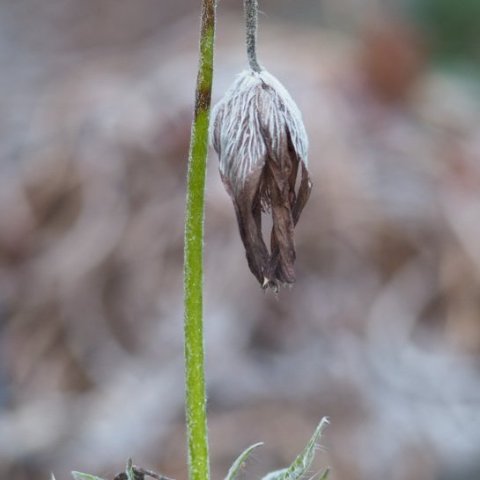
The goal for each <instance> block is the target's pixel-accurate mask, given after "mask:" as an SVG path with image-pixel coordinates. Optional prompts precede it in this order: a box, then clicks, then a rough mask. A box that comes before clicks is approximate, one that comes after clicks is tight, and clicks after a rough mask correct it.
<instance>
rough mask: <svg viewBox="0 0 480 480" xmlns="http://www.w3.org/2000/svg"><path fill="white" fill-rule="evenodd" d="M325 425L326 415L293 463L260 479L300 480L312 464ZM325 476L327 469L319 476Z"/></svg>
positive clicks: (326, 422) (326, 421)
mask: <svg viewBox="0 0 480 480" xmlns="http://www.w3.org/2000/svg"><path fill="white" fill-rule="evenodd" d="M327 425H328V419H327V418H326V417H324V418H322V421H321V422H320V423H319V424H318V426H317V428H316V430H315V432H314V433H313V435H312V438H310V440H309V442H308V443H307V445H306V447H305V448H304V450H303V452H302V453H300V455H298V457H297V458H296V459H295V460H294V461H293V463H292V464H291V465H290V466H289V467H287V468H284V469H282V470H277V471H275V472H270V473H269V474H267V475H266V476H265V477H263V479H262V480H300V479H301V478H303V477H304V476H305V475H306V473H307V472H308V469H309V468H310V467H311V465H312V462H313V459H314V458H315V451H316V449H317V448H318V441H319V439H320V436H321V434H322V432H323V430H324V429H325V427H326V426H327ZM327 476H328V470H326V471H325V472H324V473H323V474H322V477H321V478H322V479H325V478H327Z"/></svg>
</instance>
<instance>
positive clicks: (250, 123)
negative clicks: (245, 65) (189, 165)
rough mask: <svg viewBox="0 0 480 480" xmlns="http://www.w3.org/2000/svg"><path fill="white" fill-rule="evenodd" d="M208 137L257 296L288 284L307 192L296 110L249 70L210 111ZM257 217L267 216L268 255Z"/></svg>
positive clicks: (280, 90)
mask: <svg viewBox="0 0 480 480" xmlns="http://www.w3.org/2000/svg"><path fill="white" fill-rule="evenodd" d="M211 135H212V143H213V146H214V148H215V151H216V152H217V154H218V156H219V160H220V174H221V177H222V180H223V183H224V185H225V187H226V189H227V191H228V193H229V195H230V196H231V198H232V200H233V203H234V206H235V211H236V214H237V220H238V225H239V228H240V235H241V238H242V241H243V244H244V246H245V250H246V254H247V260H248V265H249V267H250V270H251V271H252V273H253V274H254V275H255V277H256V278H257V279H258V281H259V282H260V284H261V285H262V286H263V287H264V288H268V287H270V288H272V289H274V290H277V288H278V285H279V284H292V283H294V282H295V273H294V268H293V265H294V262H295V245H294V235H293V233H294V227H295V225H296V223H297V222H298V220H299V218H300V214H301V212H302V210H303V207H304V206H305V203H306V202H307V200H308V197H309V194H310V190H311V182H310V179H309V174H308V170H307V149H308V139H307V134H306V131H305V127H304V125H303V122H302V117H301V113H300V111H299V109H298V107H297V106H296V104H295V102H294V101H293V99H292V98H291V96H290V95H289V93H288V92H287V90H286V89H285V88H284V87H283V85H282V84H281V83H280V82H279V81H278V80H277V79H276V78H275V77H273V76H272V75H270V74H269V73H268V72H267V71H266V70H261V69H260V71H254V70H253V69H251V70H248V71H245V72H243V73H241V74H240V75H239V76H238V77H237V79H236V80H235V82H234V83H233V85H232V86H231V88H230V89H229V90H228V92H227V93H226V95H225V96H224V98H223V99H222V100H221V101H220V102H219V103H218V104H217V105H216V106H215V108H214V110H213V112H212V129H211ZM262 212H263V213H271V216H272V223H273V227H272V233H271V238H270V249H268V248H267V246H266V244H265V241H264V239H263V236H262Z"/></svg>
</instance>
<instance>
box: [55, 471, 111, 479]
mask: <svg viewBox="0 0 480 480" xmlns="http://www.w3.org/2000/svg"><path fill="white" fill-rule="evenodd" d="M72 477H73V478H74V479H75V480H103V478H100V477H96V476H95V475H90V474H89V473H81V472H72ZM52 480H55V477H53V475H52Z"/></svg>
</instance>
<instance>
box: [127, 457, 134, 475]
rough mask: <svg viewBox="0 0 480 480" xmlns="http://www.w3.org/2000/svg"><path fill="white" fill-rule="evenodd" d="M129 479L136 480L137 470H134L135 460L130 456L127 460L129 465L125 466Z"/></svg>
mask: <svg viewBox="0 0 480 480" xmlns="http://www.w3.org/2000/svg"><path fill="white" fill-rule="evenodd" d="M125 473H126V474H127V477H128V480H135V472H134V471H133V460H132V459H131V458H129V459H128V460H127V467H126V468H125Z"/></svg>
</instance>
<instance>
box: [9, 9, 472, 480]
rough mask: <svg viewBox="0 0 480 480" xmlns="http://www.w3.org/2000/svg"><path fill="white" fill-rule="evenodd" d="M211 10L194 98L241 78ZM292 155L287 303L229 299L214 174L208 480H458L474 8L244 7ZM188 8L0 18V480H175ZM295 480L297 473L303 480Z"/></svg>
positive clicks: (465, 442) (252, 290)
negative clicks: (300, 193) (289, 125)
mask: <svg viewBox="0 0 480 480" xmlns="http://www.w3.org/2000/svg"><path fill="white" fill-rule="evenodd" d="M241 3H242V2H241V1H240V0H221V1H220V2H219V7H218V14H219V18H218V33H217V55H216V72H215V84H214V98H215V99H218V98H220V96H221V95H222V93H223V92H224V91H225V89H226V88H227V87H228V85H229V84H230V83H231V82H232V80H233V79H234V76H235V74H236V73H238V72H240V71H241V70H242V69H244V68H245V67H246V59H245V54H244V48H243V35H244V34H243V22H242V11H241V6H242V5H241ZM260 4H261V10H262V14H261V16H260V22H261V29H260V34H259V35H260V45H259V54H260V60H261V62H262V63H263V65H265V66H266V67H267V68H268V69H269V70H270V72H271V73H273V74H274V75H276V76H277V77H278V78H279V79H280V80H281V81H282V82H283V83H284V84H285V85H286V86H287V88H288V89H289V90H290V92H291V94H292V96H293V97H294V98H295V99H296V101H297V103H298V105H299V106H300V108H301V110H302V111H303V114H304V118H305V122H306V126H307V130H308V132H309V136H310V143H311V148H310V170H311V175H312V178H313V182H314V190H313V194H312V197H311V200H310V202H309V204H308V205H307V208H306V210H305V212H304V215H303V216H302V219H301V221H300V224H299V225H298V228H297V236H296V240H297V251H298V260H297V266H296V270H297V277H298V281H297V284H296V286H295V287H294V288H293V289H291V290H284V291H282V292H281V293H280V294H279V295H278V296H277V297H275V296H274V295H270V294H265V293H264V292H262V291H261V289H260V288H259V287H258V285H257V283H256V281H255V279H254V278H253V276H252V275H251V274H250V272H249V271H248V268H247V264H246V261H245V258H244V251H243V247H242V245H241V242H240V240H239V235H238V233H237V225H236V222H235V219H234V213H233V207H232V205H231V202H230V200H229V198H228V196H227V194H226V193H225V191H224V189H223V186H222V185H221V182H220V180H219V176H218V173H217V159H216V158H215V157H214V156H213V155H211V157H210V159H209V167H208V185H207V206H206V243H205V257H206V258H205V270H206V272H205V287H206V298H205V302H206V305H205V321H206V325H205V326H206V347H207V363H208V370H207V377H208V392H209V428H210V443H211V454H212V474H213V478H215V479H218V478H223V475H224V474H225V472H226V470H227V468H228V466H229V465H230V463H231V461H232V460H233V459H234V458H235V456H236V455H237V454H238V453H239V452H240V451H241V450H242V449H243V448H245V447H246V446H248V445H250V444H251V443H254V442H257V441H264V442H266V444H265V446H264V447H262V449H260V450H258V451H257V452H256V453H255V454H254V456H253V459H252V460H251V461H250V463H249V467H248V470H247V473H246V475H245V478H261V475H262V474H264V473H266V472H267V471H269V470H270V469H276V468H280V467H282V466H285V465H286V464H288V463H289V462H290V461H291V460H292V459H293V458H294V456H295V454H296V453H297V452H298V451H299V450H300V449H301V447H302V446H303V445H304V444H305V442H306V440H307V439H308V438H309V436H310V435H311V433H312V432H313V429H314V427H315V425H316V424H317V422H318V421H319V419H320V418H321V417H322V416H323V415H328V416H329V417H330V419H331V426H330V427H329V428H328V430H327V433H326V435H325V437H324V439H323V446H324V448H323V449H322V451H321V452H320V453H319V456H318V459H317V461H316V464H315V465H316V469H320V468H321V467H322V466H325V465H330V466H331V467H332V469H333V471H332V479H333V480H367V479H368V480H384V479H389V480H478V479H479V478H480V460H479V459H480V100H479V99H480V29H479V25H480V2H479V1H478V0H462V1H458V0H410V1H407V0H405V1H400V0H398V1H390V2H386V1H380V0H378V1H375V0H262V1H261V2H260ZM199 11H200V1H199V0H197V1H193V0H135V1H132V0H82V1H76V0H42V1H41V2H40V1H34V0H2V2H1V3H0V68H1V72H2V74H1V76H0V87H1V92H2V94H1V97H0V137H1V141H0V182H1V185H0V478H4V479H8V480H27V479H28V480H31V479H47V478H49V476H50V472H54V473H55V476H56V478H57V480H62V479H67V478H69V471H70V470H80V471H87V472H91V473H95V474H98V475H100V476H102V477H104V478H106V479H111V478H113V476H114V475H115V474H116V473H118V472H119V471H121V470H122V469H123V466H124V463H125V461H126V459H127V458H128V457H129V456H132V457H133V458H134V461H135V463H137V464H139V465H142V466H144V467H149V468H151V469H154V470H157V471H160V472H162V473H164V474H166V475H168V476H170V477H173V478H175V479H178V480H182V479H185V478H186V462H185V432H184V421H183V395H184V394H183V360H182V353H183V346H182V276H181V275H182V248H183V245H182V244H183V213H184V193H185V173H186V157H187V151H188V140H189V129H190V122H191V118H192V107H193V90H194V84H195V72H196V67H197V60H198V58H197V40H198V23H199V22H198V20H199ZM315 471H317V470H315V469H314V470H312V474H313V473H315Z"/></svg>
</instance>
